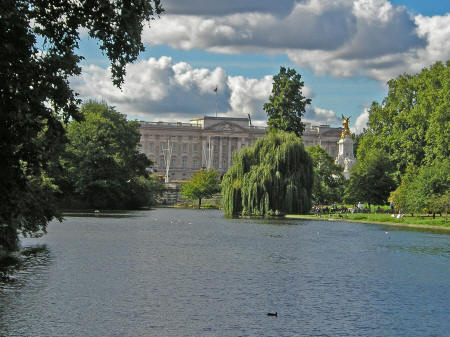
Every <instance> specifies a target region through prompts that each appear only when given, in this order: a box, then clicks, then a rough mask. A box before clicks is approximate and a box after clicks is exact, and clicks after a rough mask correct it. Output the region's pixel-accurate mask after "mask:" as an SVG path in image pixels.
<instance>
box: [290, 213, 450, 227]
mask: <svg viewBox="0 0 450 337" xmlns="http://www.w3.org/2000/svg"><path fill="white" fill-rule="evenodd" d="M286 217H287V218H296V219H317V220H319V219H324V220H325V219H333V220H343V221H345V220H349V221H361V222H374V223H386V224H395V225H418V226H437V227H446V228H448V229H450V219H448V218H446V217H445V216H442V217H441V216H436V218H435V219H433V217H432V216H414V217H412V216H410V215H409V216H408V215H404V216H403V217H402V218H401V219H397V218H396V217H394V218H392V217H391V214H365V213H357V214H343V215H342V217H340V216H339V215H338V214H331V215H328V214H326V215H321V216H317V215H313V214H310V215H295V214H292V215H287V216H286Z"/></svg>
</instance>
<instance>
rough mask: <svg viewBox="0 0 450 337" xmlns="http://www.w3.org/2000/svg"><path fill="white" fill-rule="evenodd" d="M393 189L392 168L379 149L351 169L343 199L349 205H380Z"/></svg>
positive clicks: (385, 200)
mask: <svg viewBox="0 0 450 337" xmlns="http://www.w3.org/2000/svg"><path fill="white" fill-rule="evenodd" d="M394 188H395V182H394V180H393V178H392V166H391V164H390V162H389V160H388V158H387V154H386V153H385V152H384V151H383V150H381V149H374V150H372V151H370V153H368V154H367V155H366V157H365V160H364V161H359V162H357V163H356V165H355V166H354V167H353V168H352V170H351V176H350V181H349V184H348V186H347V189H346V191H345V196H344V199H345V201H347V202H350V203H355V202H357V201H362V202H367V203H368V204H369V205H370V204H372V205H382V204H385V203H386V202H387V199H388V197H389V193H390V192H391V191H392V190H393V189H394Z"/></svg>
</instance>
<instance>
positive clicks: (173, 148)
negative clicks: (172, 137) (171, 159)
mask: <svg viewBox="0 0 450 337" xmlns="http://www.w3.org/2000/svg"><path fill="white" fill-rule="evenodd" d="M172 151H173V152H177V144H176V143H174V144H172Z"/></svg>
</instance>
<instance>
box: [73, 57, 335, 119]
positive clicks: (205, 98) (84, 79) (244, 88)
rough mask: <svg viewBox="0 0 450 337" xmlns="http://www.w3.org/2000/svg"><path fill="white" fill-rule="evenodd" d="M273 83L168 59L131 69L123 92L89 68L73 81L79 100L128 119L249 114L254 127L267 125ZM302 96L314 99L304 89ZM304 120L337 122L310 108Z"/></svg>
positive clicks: (152, 60) (101, 71)
mask: <svg viewBox="0 0 450 337" xmlns="http://www.w3.org/2000/svg"><path fill="white" fill-rule="evenodd" d="M272 82H273V79H272V76H264V77H262V78H246V77H243V76H229V75H227V74H226V73H225V71H224V70H223V69H222V68H220V67H217V68H215V69H212V70H210V69H206V68H193V67H192V66H191V65H190V64H188V63H186V62H179V63H174V62H173V61H172V59H171V58H170V57H166V56H163V57H160V58H159V59H155V58H149V59H147V60H142V61H139V62H137V63H135V64H131V65H129V66H128V67H127V75H126V78H125V83H124V84H123V87H122V90H120V89H117V88H116V87H114V86H113V85H112V83H111V72H110V69H109V68H108V69H104V68H101V67H98V66H94V65H91V66H88V67H85V68H84V69H83V73H82V75H81V76H80V77H76V78H73V79H72V85H73V87H74V89H75V90H76V91H77V92H78V93H80V95H81V96H82V97H83V98H93V99H98V100H104V101H106V102H107V103H108V104H110V105H112V106H115V107H116V108H117V110H118V111H120V112H122V113H125V114H127V115H128V116H129V117H132V118H140V119H144V120H152V121H157V120H166V121H187V120H189V119H190V118H192V117H198V116H203V115H214V114H215V112H216V106H217V107H218V115H220V116H233V117H247V115H248V114H250V115H251V117H252V120H253V121H254V122H255V124H263V123H264V122H265V121H266V119H267V116H266V112H265V111H264V110H263V105H264V103H266V102H268V99H269V96H270V94H271V91H272ZM216 87H217V88H218V92H217V98H218V101H217V102H216V93H215V91H214V89H215V88H216ZM302 93H303V95H305V96H307V97H311V96H312V95H313V94H312V90H311V89H310V88H309V87H306V86H305V87H303V90H302ZM216 104H217V105H216ZM305 120H307V121H310V122H313V123H314V124H333V123H337V122H338V120H337V119H336V116H335V113H334V112H333V111H332V110H326V109H321V108H318V107H308V109H307V112H306V114H305Z"/></svg>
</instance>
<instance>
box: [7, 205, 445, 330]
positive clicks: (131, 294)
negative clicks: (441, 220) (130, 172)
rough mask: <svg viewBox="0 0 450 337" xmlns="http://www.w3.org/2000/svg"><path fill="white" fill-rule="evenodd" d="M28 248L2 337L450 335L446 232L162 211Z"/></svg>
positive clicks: (96, 221)
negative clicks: (248, 218)
mask: <svg viewBox="0 0 450 337" xmlns="http://www.w3.org/2000/svg"><path fill="white" fill-rule="evenodd" d="M23 246H24V248H26V249H27V250H26V253H25V254H24V255H21V257H20V259H21V261H22V262H21V264H20V265H19V266H16V267H12V268H10V269H9V271H10V273H9V275H7V276H6V277H5V276H3V277H2V278H1V279H0V336H450V319H449V318H450V235H447V234H439V233H431V232H423V231H411V230H406V229H394V228H392V227H383V226H377V225H365V224H354V223H345V222H341V223H339V222H321V221H300V220H289V221H286V220H285V221H272V222H269V221H264V220H253V219H252V220H245V219H244V220H242V219H239V220H236V219H225V218H224V217H223V213H222V212H220V211H198V210H174V209H156V210H152V211H142V212H134V213H129V214H126V215H122V216H118V215H114V216H105V215H100V216H87V215H86V216H76V217H75V216H68V217H66V220H65V221H64V222H63V223H58V222H53V223H51V224H50V225H49V228H48V234H47V235H46V236H44V237H42V238H40V239H24V240H23ZM275 311H276V312H278V317H268V316H267V313H268V312H275Z"/></svg>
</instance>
